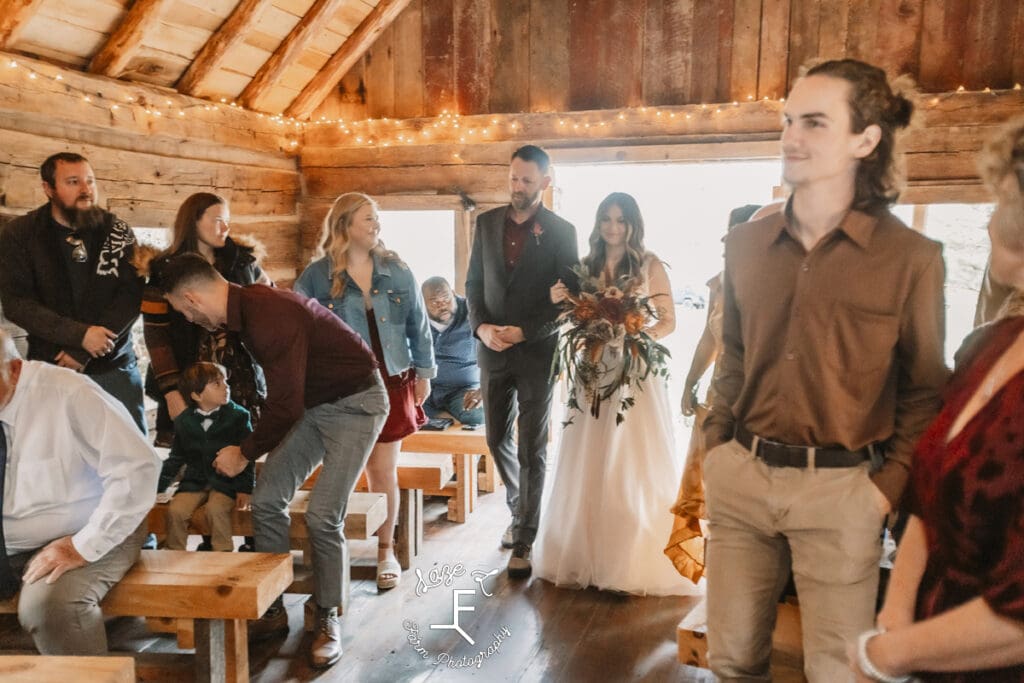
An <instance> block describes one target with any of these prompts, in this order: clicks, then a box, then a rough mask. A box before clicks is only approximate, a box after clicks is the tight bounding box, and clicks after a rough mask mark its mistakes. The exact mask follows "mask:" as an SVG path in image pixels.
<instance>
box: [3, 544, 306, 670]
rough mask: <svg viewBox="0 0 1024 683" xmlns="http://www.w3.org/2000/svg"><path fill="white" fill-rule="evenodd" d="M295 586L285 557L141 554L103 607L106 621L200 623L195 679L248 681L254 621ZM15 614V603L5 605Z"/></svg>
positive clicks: (5, 610)
mask: <svg viewBox="0 0 1024 683" xmlns="http://www.w3.org/2000/svg"><path fill="white" fill-rule="evenodd" d="M291 582H292V559H291V557H290V556H289V555H285V554H272V553H191V552H186V551H183V550H143V551H142V554H141V555H140V557H139V561H138V562H136V563H135V565H134V566H133V567H132V568H131V569H129V570H128V573H127V574H125V575H124V578H123V579H121V581H119V582H118V584H117V585H116V586H114V587H113V588H112V589H111V590H110V592H109V593H107V596H106V597H105V598H104V599H103V602H102V603H100V605H101V607H102V609H103V613H104V614H105V615H107V616H117V617H162V618H166V619H189V620H194V622H195V648H196V657H195V673H196V680H198V681H248V680H249V640H248V620H250V619H258V618H259V617H260V616H262V615H263V613H264V612H266V611H267V608H268V607H270V604H271V603H272V602H273V601H274V600H276V599H277V597H278V596H280V595H281V593H283V592H284V591H285V589H286V588H288V585H289V584H291ZM17 611H18V603H17V596H15V597H14V598H12V599H10V600H6V601H3V602H0V613H15V612H17ZM66 680H78V678H77V677H75V678H72V679H66Z"/></svg>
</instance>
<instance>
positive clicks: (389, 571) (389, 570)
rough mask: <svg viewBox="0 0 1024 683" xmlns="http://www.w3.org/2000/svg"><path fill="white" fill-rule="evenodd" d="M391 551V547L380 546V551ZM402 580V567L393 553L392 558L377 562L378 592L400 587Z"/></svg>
mask: <svg viewBox="0 0 1024 683" xmlns="http://www.w3.org/2000/svg"><path fill="white" fill-rule="evenodd" d="M386 548H387V549H390V548H392V546H390V545H382V546H378V550H383V549H386ZM401 580H402V565H400V564H399V563H398V560H397V559H395V556H394V554H393V553H392V555H391V557H390V558H388V559H385V560H377V590H382V591H386V590H391V589H392V588H395V587H396V586H398V584H399V583H400V582H401Z"/></svg>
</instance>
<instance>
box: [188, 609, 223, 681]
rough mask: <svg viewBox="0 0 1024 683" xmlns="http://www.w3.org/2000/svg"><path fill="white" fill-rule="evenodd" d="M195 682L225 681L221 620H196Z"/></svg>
mask: <svg viewBox="0 0 1024 683" xmlns="http://www.w3.org/2000/svg"><path fill="white" fill-rule="evenodd" d="M195 629H196V680H197V681H210V683H221V682H222V681H227V662H226V661H225V654H226V649H225V633H224V621H223V620H222V619H196V624H195Z"/></svg>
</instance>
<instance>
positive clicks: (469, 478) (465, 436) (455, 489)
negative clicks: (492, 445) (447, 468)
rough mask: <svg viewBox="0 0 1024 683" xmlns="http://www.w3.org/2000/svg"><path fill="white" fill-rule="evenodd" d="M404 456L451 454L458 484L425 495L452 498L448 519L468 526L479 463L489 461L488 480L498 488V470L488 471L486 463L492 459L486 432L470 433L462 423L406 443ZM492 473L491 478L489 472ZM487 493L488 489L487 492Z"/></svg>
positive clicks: (415, 436)
mask: <svg viewBox="0 0 1024 683" xmlns="http://www.w3.org/2000/svg"><path fill="white" fill-rule="evenodd" d="M402 452H404V453H450V454H451V456H452V463H453V465H454V466H455V481H454V482H450V483H448V484H446V485H444V486H442V487H440V488H438V489H434V490H429V489H428V490H424V492H423V493H424V495H428V496H447V497H448V519H449V520H451V521H453V522H458V523H460V524H461V523H464V522H465V521H466V519H467V518H468V517H469V514H470V513H471V512H473V509H474V508H475V507H476V496H477V486H478V483H479V482H478V480H477V479H478V478H477V460H478V458H480V457H481V456H482V457H484V459H485V465H484V472H485V476H484V480H485V484H487V485H488V486H489V488H490V489H491V490H494V489H495V488H496V486H497V484H496V481H495V477H494V467H493V462H492V466H491V467H490V469H489V470H488V467H487V465H486V460H487V459H489V458H490V457H491V452H490V449H488V448H487V437H486V435H485V434H484V432H483V431H482V430H480V431H466V430H464V429H462V426H461V425H460V424H458V423H456V424H454V425H452V426H451V427H449V428H448V429H446V430H444V431H442V432H430V431H423V430H421V431H418V432H416V433H415V434H410V435H409V436H407V437H405V439H403V440H402ZM488 471H489V472H490V473H491V474H490V477H489V478H488V476H487V472H488ZM485 490H486V489H485Z"/></svg>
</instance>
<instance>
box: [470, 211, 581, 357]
mask: <svg viewBox="0 0 1024 683" xmlns="http://www.w3.org/2000/svg"><path fill="white" fill-rule="evenodd" d="M507 209H508V207H504V206H503V207H498V208H497V209H492V210H490V211H487V212H485V213H482V214H480V215H479V216H477V219H476V229H475V231H474V234H473V251H472V254H471V256H470V260H469V273H468V275H467V277H466V299H467V300H468V301H469V322H470V326H471V328H472V330H473V333H474V334H476V329H477V328H478V327H479V326H480V325H482V324H483V323H491V324H493V325H515V326H517V327H521V328H522V330H523V335H524V336H525V337H526V341H525V342H523V343H522V344H517V345H516V346H514V347H512V348H511V349H509V350H508V351H504V352H497V351H492V350H490V349H488V348H487V347H486V346H484V345H483V343H478V344H477V358H478V361H479V363H480V368H481V369H482V370H484V371H488V370H503V369H506V367H507V366H508V364H509V363H510V362H515V363H516V369H517V370H518V371H522V372H526V373H531V374H533V373H538V374H545V375H546V373H548V372H550V367H551V359H552V357H553V356H554V352H555V346H556V343H557V341H558V335H557V332H558V328H557V325H555V324H554V321H555V318H557V317H558V313H559V308H558V307H557V306H555V305H554V304H552V303H551V298H550V289H551V285H553V284H555V282H556V281H557V280H558V279H559V278H561V279H562V281H563V282H566V283H572V282H574V281H575V278H574V277H573V274H572V267H573V266H575V265H576V264H577V262H578V261H579V256H578V255H577V248H576V229H575V228H574V227H573V226H572V224H571V223H569V222H568V221H566V220H564V219H562V218H559V217H558V216H556V215H555V214H554V213H552V212H551V211H549V210H548V209H546V208H544V207H543V206H542V207H540V209H538V211H537V216H536V221H537V224H538V225H539V226H540V228H541V230H542V234H541V235H539V236H537V237H531V238H530V239H529V240H528V241H527V243H526V246H525V247H524V248H523V253H522V256H521V257H520V259H519V263H518V264H516V267H515V269H513V270H512V272H511V273H509V272H506V270H505V250H504V230H505V214H506V211H507ZM512 351H515V353H514V354H513V353H511V352H512ZM512 356H515V358H514V359H512V358H511V357H512Z"/></svg>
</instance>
